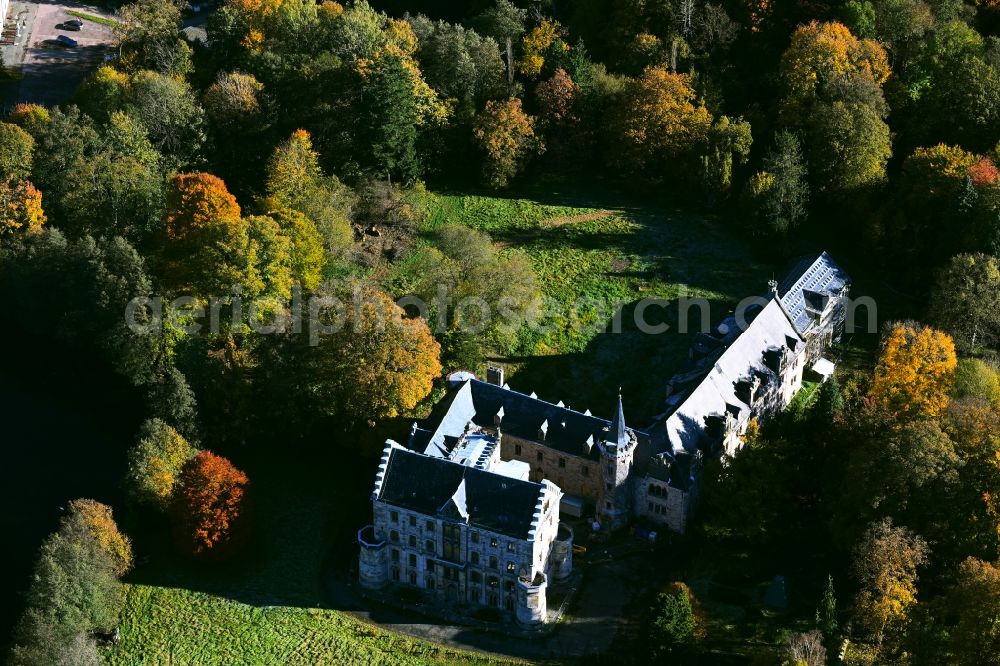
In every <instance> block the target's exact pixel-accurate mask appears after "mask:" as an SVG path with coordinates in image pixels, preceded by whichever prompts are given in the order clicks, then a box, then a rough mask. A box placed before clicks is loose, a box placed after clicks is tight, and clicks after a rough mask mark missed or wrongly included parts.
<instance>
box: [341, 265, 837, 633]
mask: <svg viewBox="0 0 1000 666" xmlns="http://www.w3.org/2000/svg"><path fill="white" fill-rule="evenodd" d="M848 284H849V281H848V277H847V275H846V273H844V272H843V270H842V269H840V267H839V266H837V265H836V264H835V263H834V262H833V260H832V259H831V258H830V257H829V255H827V254H826V253H825V252H824V253H822V254H821V255H820V256H819V257H817V258H815V259H813V260H811V261H803V262H799V263H798V264H797V265H796V266H795V267H794V268H793V270H792V272H790V273H789V275H788V276H786V277H785V279H784V280H783V281H782V282H780V283H778V282H772V284H771V291H770V292H769V293H768V295H767V297H765V298H762V299H761V302H760V303H758V304H756V305H752V306H751V307H749V308H747V309H746V311H745V312H740V313H738V314H735V313H734V314H733V315H730V316H729V317H727V318H726V319H725V320H724V321H723V322H722V323H720V324H719V325H718V326H717V327H716V328H715V329H714V330H713V331H711V332H705V333H700V334H698V335H697V336H696V339H695V342H694V345H693V346H692V349H691V353H690V359H689V362H688V364H687V366H686V367H685V368H683V369H682V370H681V371H680V372H678V373H677V374H676V375H675V376H674V377H673V378H672V379H671V380H670V381H669V383H668V386H667V398H666V407H667V409H666V411H665V412H664V413H663V414H662V415H660V416H659V417H657V418H656V419H655V421H654V423H653V424H652V425H651V426H650V427H649V428H647V429H645V430H637V429H634V428H630V427H628V426H627V425H626V423H625V410H624V406H623V404H622V399H621V395H619V396H618V400H617V403H616V405H615V408H614V410H613V412H612V417H611V419H610V420H605V419H602V418H599V417H596V416H594V415H593V414H591V413H590V411H589V410H586V411H584V412H579V411H576V410H574V409H572V408H570V407H568V406H566V405H564V404H563V403H562V402H558V403H555V404H553V403H550V402H546V401H544V400H542V399H540V398H538V396H536V395H535V394H534V393H532V394H530V395H526V394H524V393H519V392H517V391H514V390H512V389H511V388H510V387H509V386H507V385H506V384H505V383H504V381H503V370H502V369H500V368H490V370H489V371H488V373H487V379H488V381H485V382H484V381H480V380H478V379H476V378H475V377H474V376H472V375H471V374H469V373H461V372H459V373H454V374H453V375H451V376H450V378H449V379H450V383H451V385H452V386H451V389H450V391H449V392H448V394H447V395H446V396H445V398H444V399H443V400H442V401H441V402H440V403H438V405H437V406H436V407H435V409H434V412H433V414H432V416H431V418H430V419H428V421H427V423H426V424H424V426H421V425H418V424H413V427H412V428H411V430H410V433H409V438H408V440H407V444H406V446H405V447H404V446H401V445H400V444H397V443H396V442H393V441H391V440H390V441H389V442H387V443H386V448H385V451H384V453H383V456H382V462H381V464H380V466H379V471H378V474H377V476H376V483H375V490H374V491H373V493H372V513H373V523H372V524H371V525H368V526H366V527H364V528H363V529H361V530H360V531H359V532H358V541H359V543H360V544H361V550H360V556H359V565H360V569H359V571H360V574H359V575H360V580H361V583H362V585H364V586H366V587H369V588H381V587H384V586H386V585H399V586H411V587H415V588H420V589H422V590H424V591H425V592H426V593H428V594H430V595H432V596H433V597H434V598H436V599H439V600H441V601H443V602H448V603H450V604H459V605H464V606H467V607H469V608H473V607H477V606H487V607H492V608H497V609H500V610H501V611H503V612H506V613H508V614H510V616H511V617H512V618H516V619H517V621H519V622H520V623H522V624H524V625H528V626H532V625H537V624H540V623H542V622H544V621H545V617H546V601H545V594H546V589H547V586H548V584H549V582H550V581H554V580H559V579H563V578H565V577H567V576H568V575H569V574H570V572H571V571H572V566H573V564H572V543H573V532H572V530H570V529H569V528H568V527H567V526H565V525H560V522H559V519H560V515H563V516H573V517H578V518H582V517H587V518H591V517H593V518H595V519H596V520H597V521H598V523H599V524H600V526H601V529H605V530H617V529H619V528H622V527H625V526H626V525H627V524H628V523H629V522H631V521H633V520H635V519H641V520H643V521H645V522H647V523H652V524H654V525H662V526H663V527H665V528H667V529H670V530H673V531H675V532H679V533H683V532H684V531H685V530H686V528H687V525H688V523H689V521H690V517H691V514H692V511H693V509H694V507H695V505H696V503H697V496H698V479H699V475H700V469H701V460H702V459H703V457H704V456H718V455H723V454H726V455H736V454H737V452H738V450H739V448H740V446H741V445H742V437H743V436H744V435H745V433H746V430H747V427H748V425H749V423H750V421H751V420H758V421H761V420H764V419H766V418H768V417H770V416H772V415H774V414H776V413H777V412H779V411H781V410H782V409H784V408H785V407H786V406H787V405H788V404H789V403H790V402H791V400H792V398H794V396H795V394H796V393H797V392H798V391H799V390H800V389H801V387H802V380H803V373H804V371H805V370H806V368H807V366H809V365H810V364H813V363H816V362H818V361H821V360H823V355H824V353H825V352H826V351H827V349H828V347H829V345H830V344H831V343H832V342H833V341H834V340H836V339H837V338H838V337H839V336H840V334H841V333H842V331H843V328H844V319H845V313H846V310H847V307H846V300H847V292H848Z"/></svg>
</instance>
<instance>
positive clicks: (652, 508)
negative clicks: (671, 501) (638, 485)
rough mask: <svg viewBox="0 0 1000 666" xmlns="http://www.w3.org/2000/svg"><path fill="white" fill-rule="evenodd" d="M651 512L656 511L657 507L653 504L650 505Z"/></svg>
mask: <svg viewBox="0 0 1000 666" xmlns="http://www.w3.org/2000/svg"><path fill="white" fill-rule="evenodd" d="M649 510H650V511H656V507H655V506H654V505H653V503H652V502H650V503H649Z"/></svg>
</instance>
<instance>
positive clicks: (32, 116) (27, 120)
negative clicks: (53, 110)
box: [7, 102, 52, 137]
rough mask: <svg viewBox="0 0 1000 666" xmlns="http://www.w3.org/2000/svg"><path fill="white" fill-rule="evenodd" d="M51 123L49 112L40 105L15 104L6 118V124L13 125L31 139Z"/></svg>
mask: <svg viewBox="0 0 1000 666" xmlns="http://www.w3.org/2000/svg"><path fill="white" fill-rule="evenodd" d="M51 121H52V116H51V115H49V110H48V109H47V108H45V107H44V106H42V105H41V104H29V103H25V102H22V103H20V104H15V105H14V108H13V109H11V111H10V115H8V116H7V122H10V123H14V124H15V125H17V126H18V127H20V128H21V129H23V130H24V131H26V132H27V133H28V134H30V135H31V136H32V137H34V136H37V135H38V134H39V133H40V132H42V131H43V130H44V128H45V126H46V125H48V124H49V123H50V122H51Z"/></svg>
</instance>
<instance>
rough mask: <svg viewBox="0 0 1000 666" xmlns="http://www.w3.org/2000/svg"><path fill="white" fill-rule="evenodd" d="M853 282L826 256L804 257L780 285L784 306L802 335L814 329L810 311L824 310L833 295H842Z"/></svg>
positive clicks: (780, 294) (779, 293) (779, 291)
mask: <svg viewBox="0 0 1000 666" xmlns="http://www.w3.org/2000/svg"><path fill="white" fill-rule="evenodd" d="M850 281H851V278H850V276H849V275H848V274H847V272H846V271H844V269H843V268H841V267H840V266H839V265H838V264H837V262H835V261H834V260H833V259H832V258H831V257H830V255H829V254H827V253H826V252H823V253H821V254H820V255H819V256H818V257H804V258H802V259H800V260H798V261H797V262H796V263H795V264H794V265H793V266H792V269H791V270H790V271H789V272H788V273H787V274H786V275H785V277H784V278H783V279H782V280H781V282H779V283H778V295H779V297H780V298H781V304H782V305H783V306H784V307H785V310H786V311H787V312H788V316H789V318H791V320H792V323H794V324H795V330H796V331H797V332H798V333H799V334H800V335H801V334H804V333H805V332H806V331H807V330H808V329H809V327H810V326H811V325H812V319H811V318H810V316H809V310H810V309H812V310H821V309H822V308H824V307H825V306H826V303H827V301H828V300H829V297H830V295H833V294H839V293H840V292H841V291H842V290H843V289H844V287H846V286H847V285H849V284H850Z"/></svg>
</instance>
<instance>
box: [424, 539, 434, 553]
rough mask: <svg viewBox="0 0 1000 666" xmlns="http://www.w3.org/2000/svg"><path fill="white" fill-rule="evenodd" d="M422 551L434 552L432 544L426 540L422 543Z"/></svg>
mask: <svg viewBox="0 0 1000 666" xmlns="http://www.w3.org/2000/svg"><path fill="white" fill-rule="evenodd" d="M424 549H425V550H429V551H431V552H434V542H433V541H431V540H430V539H428V540H427V541H426V542H424Z"/></svg>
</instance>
